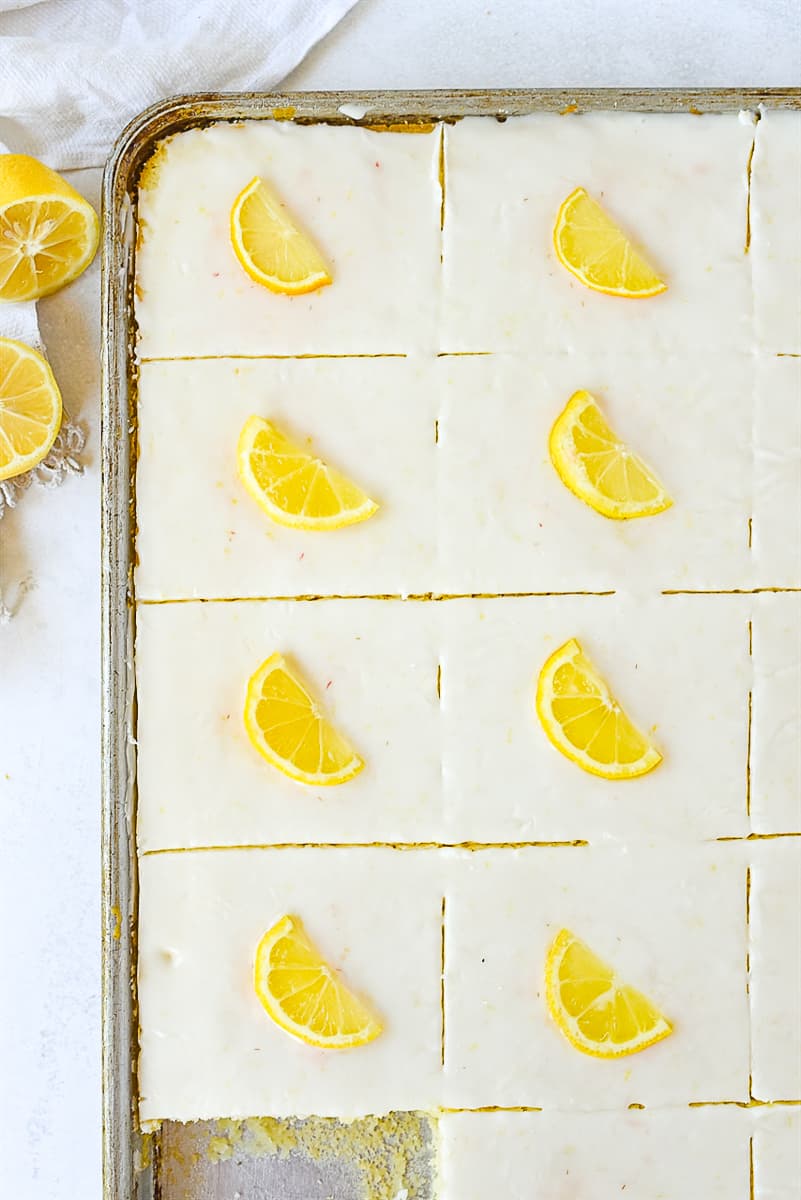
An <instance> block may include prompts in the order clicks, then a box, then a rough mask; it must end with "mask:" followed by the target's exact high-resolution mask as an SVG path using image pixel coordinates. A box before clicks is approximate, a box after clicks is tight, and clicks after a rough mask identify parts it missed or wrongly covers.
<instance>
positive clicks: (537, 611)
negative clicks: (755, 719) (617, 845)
mask: <svg viewBox="0 0 801 1200" xmlns="http://www.w3.org/2000/svg"><path fill="white" fill-rule="evenodd" d="M747 621H748V607H747V603H746V604H742V603H740V600H739V598H737V597H730V598H729V600H728V601H727V602H726V603H725V604H723V603H721V601H720V600H719V599H717V598H716V597H684V596H672V597H661V598H659V599H656V600H650V601H647V602H636V601H633V600H631V599H629V598H626V597H624V596H616V597H612V596H610V597H606V598H603V599H601V598H598V597H552V598H547V599H526V600H497V601H483V602H482V601H470V602H461V601H460V602H454V603H453V604H449V606H448V610H447V612H446V613H444V614H443V629H442V638H443V643H442V644H443V653H442V686H441V691H442V731H443V733H442V737H443V778H444V788H445V795H446V813H447V822H448V832H449V835H452V836H449V839H448V840H460V839H462V838H471V839H475V840H478V841H522V840H525V841H529V840H536V841H557V840H558V841H562V840H572V839H575V838H584V839H587V840H590V841H592V842H606V841H617V842H624V843H634V842H640V841H650V842H653V841H654V840H655V839H659V838H661V839H669V840H671V841H672V840H678V841H697V840H700V839H702V838H710V837H716V836H719V835H722V834H728V835H735V834H745V833H748V831H749V828H748V821H747V817H746V731H747V724H748V718H747V709H748V688H749V685H750V678H751V672H750V663H749V659H748V630H747ZM571 637H576V638H578V640H579V642H580V643H581V645H582V647H583V649H584V650H585V651H586V653H587V654H588V656H589V657H590V658H591V660H592V661H593V662H594V663H595V664H596V666H597V668H598V670H599V671H600V672H601V674H602V675H603V676H604V678H605V679H606V680H607V682H608V684H609V687H610V688H611V690H612V693H613V695H615V696H616V698H617V699H618V700H619V702H620V703H621V704H622V705H623V707H624V708H625V710H626V711H627V712H628V713H629V715H630V716H631V718H632V720H633V721H634V722H635V723H637V724H638V725H639V726H640V727H641V728H642V729H643V730H647V731H653V738H654V741H655V743H656V745H657V746H658V748H659V749H660V751H661V752H662V754H663V755H664V761H663V762H662V763H661V764H660V766H658V767H657V768H656V770H654V771H652V772H651V773H650V774H648V775H646V776H643V777H642V778H640V779H633V780H625V781H621V782H617V783H615V782H611V781H609V780H606V779H599V778H597V777H596V776H594V775H589V774H587V773H586V772H584V771H582V770H581V769H580V768H579V767H577V766H576V765H575V764H574V763H572V762H569V761H568V760H567V759H566V758H564V757H563V756H562V755H561V754H559V752H558V751H556V750H555V749H554V748H553V747H552V746H551V744H550V742H549V741H548V739H547V738H546V736H545V733H544V731H543V730H542V728H541V726H540V723H539V720H538V718H537V717H536V715H535V712H534V690H535V684H536V679H537V675H538V673H539V671H540V668H541V667H542V665H543V663H544V662H545V660H546V658H547V657H548V656H549V655H550V654H551V653H552V652H553V651H554V650H555V649H556V648H557V647H558V646H560V645H562V644H563V643H564V642H565V641H567V640H568V639H569V638H571Z"/></svg>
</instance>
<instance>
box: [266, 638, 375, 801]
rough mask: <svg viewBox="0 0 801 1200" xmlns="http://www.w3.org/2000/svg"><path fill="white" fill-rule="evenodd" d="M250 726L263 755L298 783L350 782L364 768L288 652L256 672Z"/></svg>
mask: <svg viewBox="0 0 801 1200" xmlns="http://www.w3.org/2000/svg"><path fill="white" fill-rule="evenodd" d="M245 728H246V729H247V732H248V737H249V738H250V740H251V742H252V744H253V745H254V746H255V748H256V749H257V750H258V751H259V753H260V754H262V755H264V757H265V758H266V759H267V761H268V762H269V763H271V764H272V765H273V766H274V767H277V769H278V770H279V771H281V772H282V773H283V774H284V775H288V776H289V778H290V779H294V780H296V781H297V782H298V783H306V784H310V785H312V786H314V787H328V786H331V785H333V784H336V783H346V782H347V780H349V779H352V778H353V776H354V775H358V773H359V771H361V769H362V768H363V766H364V762H363V761H362V759H361V758H359V756H358V754H357V753H356V752H355V750H354V749H353V748H352V747H351V746H350V745H349V743H348V742H347V741H346V740H345V738H344V737H343V736H342V734H340V733H338V732H337V731H336V729H334V727H333V725H331V724H330V722H329V721H328V720H327V718H326V717H325V716H324V715H323V713H322V712H321V710H320V708H319V706H318V704H317V701H316V700H314V699H313V698H312V695H311V693H310V692H309V690H308V688H307V687H306V685H305V684H304V683H302V682H301V680H300V679H299V677H298V675H297V673H296V672H295V671H293V670H291V669H290V667H289V665H288V664H287V661H286V659H285V658H284V656H283V655H282V654H271V655H270V657H269V658H268V659H267V660H266V661H265V662H263V663H262V664H261V666H260V667H259V669H258V671H256V673H255V674H254V675H252V676H251V678H250V680H249V682H248V690H247V698H246V700H245Z"/></svg>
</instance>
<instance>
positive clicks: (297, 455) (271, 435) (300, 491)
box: [237, 417, 378, 530]
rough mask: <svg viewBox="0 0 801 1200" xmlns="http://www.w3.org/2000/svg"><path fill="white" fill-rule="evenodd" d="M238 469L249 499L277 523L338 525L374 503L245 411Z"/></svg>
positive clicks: (365, 513)
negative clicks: (246, 415)
mask: <svg viewBox="0 0 801 1200" xmlns="http://www.w3.org/2000/svg"><path fill="white" fill-rule="evenodd" d="M237 462H238V465H239V475H240V478H241V480H242V482H243V483H244V485H245V487H246V488H247V490H248V491H249V492H250V494H251V496H252V497H253V499H254V500H255V501H256V503H257V504H258V505H260V507H261V508H263V509H264V511H265V512H266V513H267V515H268V516H270V517H272V519H273V520H274V521H277V522H278V523H279V524H280V525H289V526H291V527H292V528H293V529H320V530H323V529H339V528H341V527H342V526H343V525H355V524H356V523H357V522H358V521H366V520H367V518H368V517H371V516H372V515H373V513H374V512H376V510H377V509H378V505H377V504H376V503H375V501H374V500H371V499H370V497H369V496H367V495H366V494H365V493H364V492H363V491H362V489H361V488H360V487H358V486H357V485H356V484H355V483H352V482H351V481H350V480H349V479H347V478H346V477H345V476H344V475H342V474H341V473H340V472H339V471H337V470H336V469H335V468H334V467H331V466H329V465H328V464H327V463H324V462H323V460H322V459H321V458H316V457H315V456H314V455H313V454H309V453H308V452H307V451H306V450H302V449H301V448H300V447H299V446H296V445H295V443H294V442H292V441H290V440H289V438H288V437H286V436H285V435H284V434H283V433H281V432H280V430H278V429H276V427H275V426H274V425H272V424H271V423H270V422H269V421H265V420H264V418H263V417H249V418H248V420H247V421H246V422H245V425H244V427H243V429H242V432H241V433H240V435H239V446H238V449H237Z"/></svg>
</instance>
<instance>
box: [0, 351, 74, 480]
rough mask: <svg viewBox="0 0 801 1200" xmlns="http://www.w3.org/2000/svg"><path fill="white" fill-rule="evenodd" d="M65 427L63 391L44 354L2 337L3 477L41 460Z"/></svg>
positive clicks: (0, 450) (0, 433)
mask: <svg viewBox="0 0 801 1200" xmlns="http://www.w3.org/2000/svg"><path fill="white" fill-rule="evenodd" d="M60 427H61V392H60V391H59V390H58V384H57V383H56V381H55V378H54V376H53V372H52V371H51V370H50V365H49V363H48V362H46V360H45V359H44V358H42V356H41V354H38V353H37V352H36V351H35V350H32V349H31V347H30V346H24V345H23V344H22V342H15V341H13V340H12V339H11V338H0V479H11V478H12V477H13V476H14V475H22V474H23V473H24V472H25V471H30V470H31V468H33V467H35V466H36V465H37V463H40V462H41V461H42V459H43V458H44V457H45V455H46V454H47V452H48V450H49V449H50V447H51V446H52V445H53V442H54V441H55V439H56V435H57V433H58V431H59V429H60Z"/></svg>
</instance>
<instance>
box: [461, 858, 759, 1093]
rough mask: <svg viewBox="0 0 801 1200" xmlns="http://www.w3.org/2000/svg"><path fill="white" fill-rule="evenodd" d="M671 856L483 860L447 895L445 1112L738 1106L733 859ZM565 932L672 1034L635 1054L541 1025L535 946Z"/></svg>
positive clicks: (738, 922)
mask: <svg viewBox="0 0 801 1200" xmlns="http://www.w3.org/2000/svg"><path fill="white" fill-rule="evenodd" d="M742 851H743V848H742V846H741V845H738V844H737V843H725V844H720V845H713V846H706V847H700V846H699V847H693V848H686V849H682V850H673V851H668V850H654V851H645V850H642V851H639V852H638V853H637V854H634V853H629V852H627V851H618V850H609V849H598V848H595V847H592V848H577V847H566V848H565V847H563V848H558V849H557V848H542V847H537V848H535V849H528V850H519V851H510V850H491V851H480V852H476V853H474V854H472V855H469V856H467V857H466V858H465V859H464V860H463V861H462V862H460V864H459V871H458V874H457V878H456V882H455V883H454V884H453V888H452V893H451V894H450V895H449V897H448V906H447V922H446V939H445V941H446V950H445V962H446V979H445V1010H446V1011H445V1070H446V1084H445V1095H446V1103H447V1104H448V1105H449V1106H451V1107H460V1108H464V1107H471V1108H472V1107H478V1106H485V1105H502V1106H505V1107H509V1106H517V1105H527V1106H528V1105H534V1106H538V1107H542V1108H548V1109H554V1108H557V1109H560V1108H561V1109H567V1108H572V1109H586V1110H596V1111H597V1110H603V1109H610V1110H611V1109H622V1108H624V1107H625V1106H626V1105H628V1104H631V1103H639V1104H644V1105H646V1107H648V1108H650V1107H652V1106H663V1107H664V1106H666V1105H686V1104H687V1103H689V1102H691V1101H700V1100H746V1099H747V1098H748V1070H749V1050H748V1024H749V1018H748V997H747V995H746V948H747V945H746V921H745V903H746V900H745V897H746V863H745V855H744V853H743V852H742ZM563 927H566V928H568V929H571V930H572V931H573V932H574V933H575V934H576V936H577V937H580V938H582V939H583V940H584V941H586V942H587V943H588V944H589V946H591V947H592V949H593V950H594V951H595V952H596V953H597V954H598V955H599V956H600V957H601V958H602V959H605V960H606V961H607V962H609V963H610V964H611V965H612V966H614V967H615V968H616V970H617V971H618V973H619V976H620V978H621V979H623V980H625V981H626V982H627V983H630V984H632V985H633V986H634V987H637V988H639V989H640V990H641V991H643V992H644V993H645V994H646V995H647V996H649V997H650V998H651V999H652V1000H653V1001H654V1003H655V1004H657V1005H658V1006H659V1007H660V1009H661V1010H662V1011H663V1012H664V1014H665V1016H666V1017H667V1018H668V1020H670V1021H671V1023H673V1025H674V1032H673V1033H672V1035H671V1036H670V1037H668V1038H667V1039H665V1040H664V1041H662V1042H659V1043H658V1044H656V1045H654V1046H650V1047H648V1048H647V1049H646V1050H644V1051H642V1052H640V1053H639V1054H635V1055H631V1056H627V1057H624V1058H621V1059H616V1060H601V1059H598V1058H594V1057H590V1056H588V1055H585V1054H582V1053H580V1052H579V1051H577V1050H576V1049H574V1047H573V1046H571V1045H570V1043H569V1042H568V1041H567V1040H566V1039H565V1038H564V1036H563V1035H562V1033H561V1032H560V1031H559V1030H558V1029H557V1027H556V1025H555V1024H554V1023H553V1022H552V1021H551V1019H550V1017H549V1015H548V1012H547V1008H546V1004H545V997H544V995H543V969H544V963H545V957H546V953H547V949H548V947H549V945H550V944H551V942H552V940H553V938H554V937H555V936H556V934H557V933H558V932H559V930H560V929H562V928H563Z"/></svg>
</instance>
